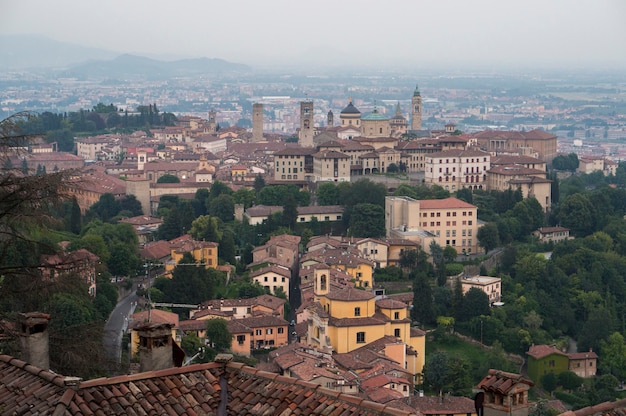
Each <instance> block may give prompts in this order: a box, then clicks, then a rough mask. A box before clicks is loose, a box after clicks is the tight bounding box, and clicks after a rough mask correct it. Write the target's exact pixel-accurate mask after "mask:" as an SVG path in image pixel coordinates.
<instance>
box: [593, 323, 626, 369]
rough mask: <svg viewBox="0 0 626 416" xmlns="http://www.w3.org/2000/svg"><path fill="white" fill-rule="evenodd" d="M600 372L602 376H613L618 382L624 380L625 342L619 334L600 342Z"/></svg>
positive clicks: (625, 363)
mask: <svg viewBox="0 0 626 416" xmlns="http://www.w3.org/2000/svg"><path fill="white" fill-rule="evenodd" d="M599 361H600V366H599V367H600V370H601V371H602V373H603V374H613V375H614V376H615V377H617V378H618V379H619V380H624V379H626V342H625V341H624V336H623V335H622V334H620V333H619V332H614V333H612V334H611V335H610V336H609V337H608V338H607V339H606V341H605V340H600V360H599Z"/></svg>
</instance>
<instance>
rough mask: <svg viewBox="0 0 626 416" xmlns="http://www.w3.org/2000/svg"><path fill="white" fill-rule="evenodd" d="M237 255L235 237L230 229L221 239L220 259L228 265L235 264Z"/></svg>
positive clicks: (227, 229)
mask: <svg viewBox="0 0 626 416" xmlns="http://www.w3.org/2000/svg"><path fill="white" fill-rule="evenodd" d="M235 253H236V246H235V236H234V234H233V232H232V230H231V229H230V228H226V229H224V231H223V232H222V238H221V239H220V247H219V257H220V259H221V260H223V261H224V262H226V263H230V264H235Z"/></svg>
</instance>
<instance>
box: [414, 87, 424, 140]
mask: <svg viewBox="0 0 626 416" xmlns="http://www.w3.org/2000/svg"><path fill="white" fill-rule="evenodd" d="M411 102H412V104H413V108H412V109H411V130H421V129H422V96H421V94H420V90H419V88H418V86H417V85H416V86H415V91H414V92H413V98H412V99H411Z"/></svg>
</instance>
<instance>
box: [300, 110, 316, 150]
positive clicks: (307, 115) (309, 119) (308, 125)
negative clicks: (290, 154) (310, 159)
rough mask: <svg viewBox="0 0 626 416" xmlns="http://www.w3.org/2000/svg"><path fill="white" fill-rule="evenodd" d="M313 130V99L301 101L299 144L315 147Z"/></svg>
mask: <svg viewBox="0 0 626 416" xmlns="http://www.w3.org/2000/svg"><path fill="white" fill-rule="evenodd" d="M313 131H314V126H313V101H309V100H307V101H301V102H300V133H299V134H298V144H300V146H302V147H313Z"/></svg>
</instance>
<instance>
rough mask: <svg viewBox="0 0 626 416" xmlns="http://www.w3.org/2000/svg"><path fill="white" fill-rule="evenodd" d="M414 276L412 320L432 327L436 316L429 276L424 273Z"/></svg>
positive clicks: (416, 273) (419, 272) (417, 273)
mask: <svg viewBox="0 0 626 416" xmlns="http://www.w3.org/2000/svg"><path fill="white" fill-rule="evenodd" d="M412 274H413V275H414V277H413V278H414V281H413V309H412V310H411V319H413V320H414V321H417V322H420V323H422V324H426V325H432V324H433V323H434V322H435V318H436V316H435V313H434V308H433V291H432V287H431V285H430V282H429V281H428V276H427V275H426V273H425V272H424V271H418V272H414V273H412Z"/></svg>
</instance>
